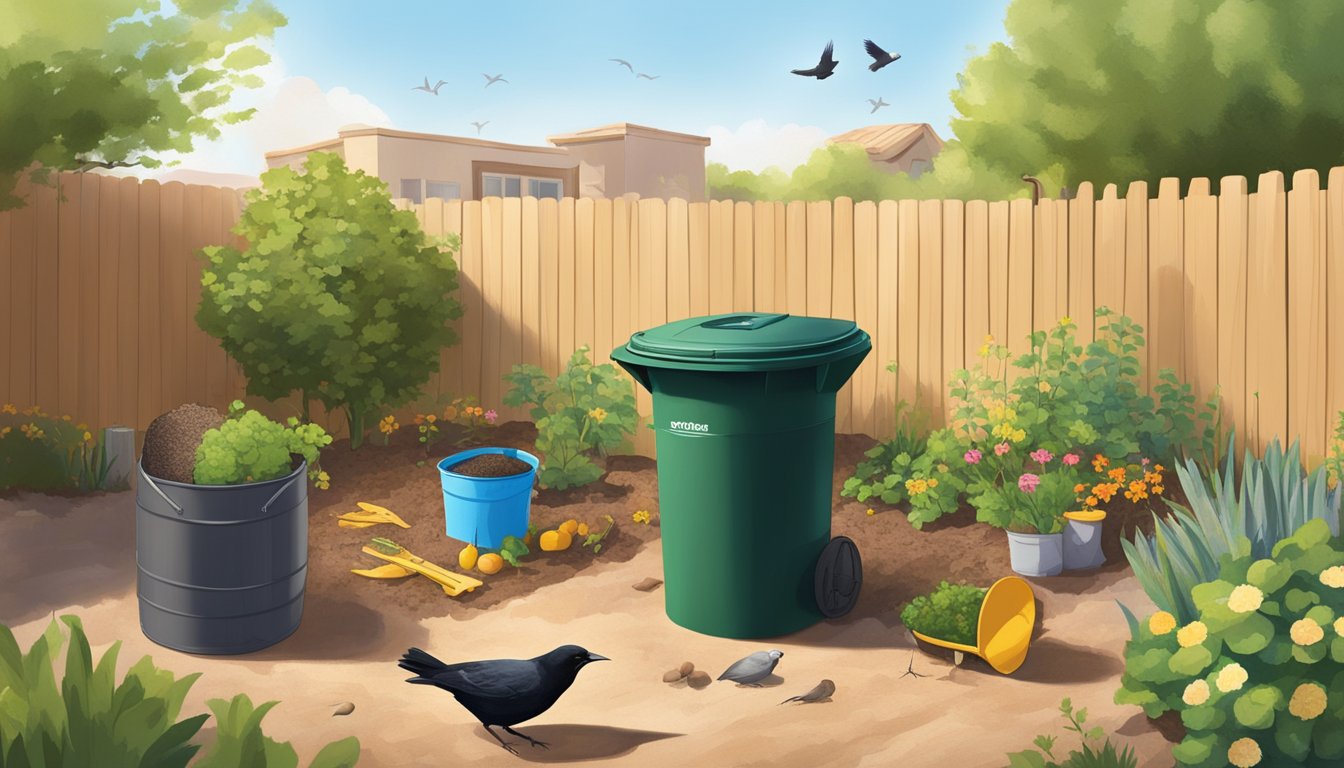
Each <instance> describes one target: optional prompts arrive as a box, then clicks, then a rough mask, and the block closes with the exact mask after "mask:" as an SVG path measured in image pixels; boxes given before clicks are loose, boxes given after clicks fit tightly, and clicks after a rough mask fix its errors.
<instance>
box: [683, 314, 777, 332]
mask: <svg viewBox="0 0 1344 768" xmlns="http://www.w3.org/2000/svg"><path fill="white" fill-rule="evenodd" d="M786 317H788V314H787V313H785V314H771V315H728V316H727V317H716V318H714V319H713V320H706V321H705V322H703V323H701V324H700V327H701V328H726V329H730V330H738V331H754V330H756V329H757V328H764V327H765V326H767V325H770V324H771V323H778V322H779V321H780V320H783V319H784V318H786Z"/></svg>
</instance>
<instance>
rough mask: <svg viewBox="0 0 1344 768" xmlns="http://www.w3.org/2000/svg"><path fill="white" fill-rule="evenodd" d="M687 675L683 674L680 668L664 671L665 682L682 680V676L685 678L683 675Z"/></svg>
mask: <svg viewBox="0 0 1344 768" xmlns="http://www.w3.org/2000/svg"><path fill="white" fill-rule="evenodd" d="M685 676H686V675H685V674H683V673H682V671H681V670H679V669H672V670H668V671H667V672H664V673H663V682H664V683H675V682H677V681H678V680H680V679H681V678H683V677H685Z"/></svg>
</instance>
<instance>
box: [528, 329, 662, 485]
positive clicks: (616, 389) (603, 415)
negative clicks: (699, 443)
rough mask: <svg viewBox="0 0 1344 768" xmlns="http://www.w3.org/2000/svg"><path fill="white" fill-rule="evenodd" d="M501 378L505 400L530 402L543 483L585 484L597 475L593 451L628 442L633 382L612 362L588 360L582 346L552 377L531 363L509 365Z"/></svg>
mask: <svg viewBox="0 0 1344 768" xmlns="http://www.w3.org/2000/svg"><path fill="white" fill-rule="evenodd" d="M504 380H505V381H506V382H508V383H509V385H510V388H509V391H508V393H507V394H505V395H504V404H505V405H510V406H515V407H517V406H522V405H531V406H532V409H531V411H530V413H531V416H532V420H533V421H535V422H536V425H537V450H538V451H540V452H541V454H542V455H543V456H544V457H545V460H544V461H543V462H542V465H541V471H540V472H539V473H538V479H539V481H540V482H541V485H542V487H543V488H556V489H564V488H570V487H572V486H577V485H587V484H588V483H591V482H593V481H594V480H597V479H598V478H599V477H601V476H602V469H601V468H600V467H598V466H597V465H596V464H594V463H593V458H594V456H595V455H596V456H600V457H602V458H604V459H605V458H606V457H607V456H608V455H609V454H610V453H611V452H612V451H615V450H621V449H626V448H628V447H629V445H630V441H629V436H630V435H633V434H634V433H635V427H636V425H637V424H638V423H639V422H638V419H639V413H638V411H637V410H636V409H635V391H634V386H633V384H632V383H631V382H630V381H629V380H628V379H626V378H624V377H622V375H621V374H620V373H619V372H618V371H617V370H616V367H615V366H614V365H611V364H610V363H606V364H603V365H593V364H592V362H591V361H590V360H589V359H588V347H580V348H579V349H577V350H575V352H574V354H573V356H571V357H570V359H569V362H568V364H566V365H565V369H564V370H563V371H561V373H560V375H559V376H556V377H555V379H551V378H550V377H549V376H547V375H546V372H545V371H543V370H542V369H541V368H539V367H537V366H535V365H515V366H513V370H512V371H511V372H509V373H508V374H506V375H505V376H504Z"/></svg>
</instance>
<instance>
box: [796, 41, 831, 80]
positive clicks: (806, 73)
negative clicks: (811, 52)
mask: <svg viewBox="0 0 1344 768" xmlns="http://www.w3.org/2000/svg"><path fill="white" fill-rule="evenodd" d="M834 50H835V46H834V44H833V43H826V48H825V49H824V50H822V52H821V61H819V62H817V66H815V67H813V68H811V69H793V70H790V71H791V72H793V74H795V75H802V76H803V77H815V78H817V79H818V80H825V79H826V78H828V77H830V76H831V74H832V73H834V72H835V66H836V65H837V64H839V63H840V62H838V61H836V60H835V59H833V58H832V57H831V54H832V52H833V51H834Z"/></svg>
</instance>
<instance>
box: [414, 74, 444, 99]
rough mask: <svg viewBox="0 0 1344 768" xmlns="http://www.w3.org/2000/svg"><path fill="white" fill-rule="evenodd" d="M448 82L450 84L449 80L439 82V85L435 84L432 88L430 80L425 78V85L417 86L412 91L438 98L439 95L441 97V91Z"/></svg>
mask: <svg viewBox="0 0 1344 768" xmlns="http://www.w3.org/2000/svg"><path fill="white" fill-rule="evenodd" d="M447 82H448V81H447V80H440V81H439V82H437V83H435V84H434V85H433V86H431V85H430V84H429V78H428V77H426V78H425V84H424V85H417V86H415V87H414V88H412V89H411V90H412V91H425V92H426V93H432V94H434V95H435V96H438V95H439V89H440V88H442V87H443V86H444V83H447Z"/></svg>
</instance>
